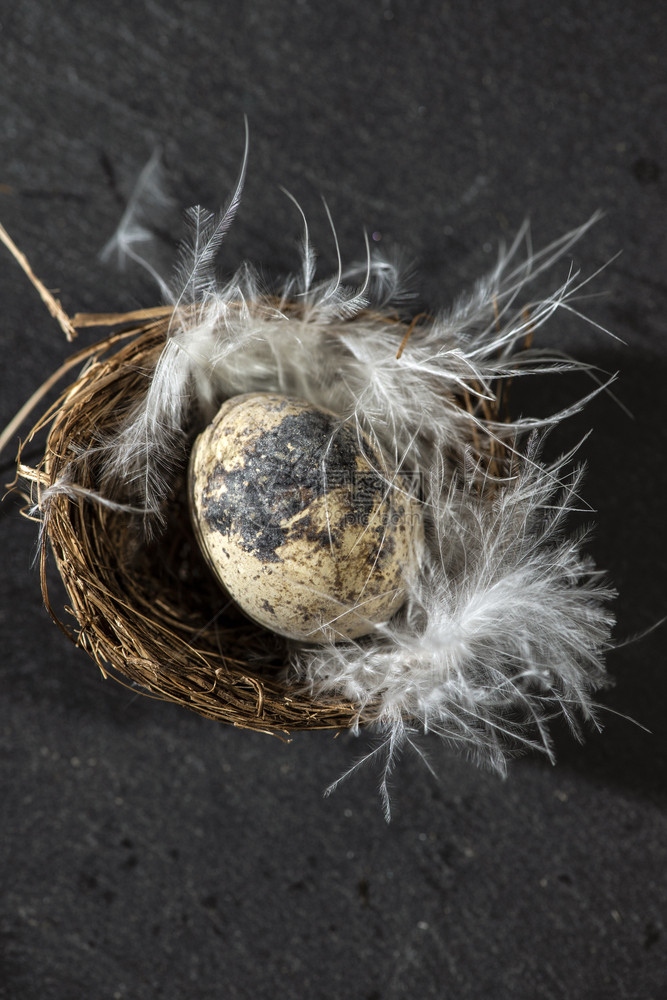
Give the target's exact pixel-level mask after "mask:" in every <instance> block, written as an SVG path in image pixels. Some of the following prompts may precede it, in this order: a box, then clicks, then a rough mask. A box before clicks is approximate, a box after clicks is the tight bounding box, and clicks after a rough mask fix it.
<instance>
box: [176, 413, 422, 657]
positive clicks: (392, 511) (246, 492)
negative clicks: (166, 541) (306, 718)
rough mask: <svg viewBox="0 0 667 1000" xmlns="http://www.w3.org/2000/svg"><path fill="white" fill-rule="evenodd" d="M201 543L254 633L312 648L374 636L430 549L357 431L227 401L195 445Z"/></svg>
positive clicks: (416, 518)
mask: <svg viewBox="0 0 667 1000" xmlns="http://www.w3.org/2000/svg"><path fill="white" fill-rule="evenodd" d="M189 500H190V509H191V515H192V520H193V523H194V527H195V533H196V535H197V538H198V540H199V543H200V545H201V548H202V550H203V552H204V555H205V557H206V558H207V561H208V563H209V565H210V567H211V569H212V570H213V572H214V574H215V576H216V577H217V578H218V580H219V582H220V583H221V584H222V586H223V587H224V589H225V590H226V591H227V592H228V593H229V594H230V595H231V597H233V598H234V600H235V601H236V602H237V604H238V605H239V606H240V607H241V608H243V610H244V611H245V612H246V614H248V615H249V616H250V617H251V618H253V619H254V620H255V621H257V622H259V624H261V625H263V626H265V627H267V628H269V629H272V630H273V631H274V632H277V633H279V634H280V635H284V636H287V637H288V638H291V639H297V640H305V641H308V642H324V641H332V640H333V641H335V640H338V639H343V640H344V639H351V638H356V637H358V636H361V635H364V634H367V633H369V632H371V631H373V630H374V628H375V627H376V626H377V625H378V624H380V623H382V622H384V621H386V620H387V619H389V618H390V617H391V616H392V615H393V614H394V613H395V612H396V611H397V610H398V609H399V608H400V606H401V605H402V604H403V602H404V600H405V596H406V591H407V588H408V587H409V585H410V582H411V579H412V578H413V577H414V576H415V574H416V573H417V570H418V567H419V563H420V559H421V554H422V547H423V523H422V518H421V511H420V505H419V503H418V500H417V499H416V498H415V497H414V496H413V495H412V494H411V492H410V491H409V489H408V484H407V482H406V481H404V480H403V479H402V478H401V477H400V476H399V475H397V474H396V473H395V472H393V471H392V470H391V469H390V468H389V466H388V463H387V460H386V458H385V456H384V454H382V453H381V451H380V449H379V448H377V447H374V446H373V445H372V444H371V442H370V441H369V440H368V438H366V437H365V436H363V435H360V434H359V432H358V430H357V429H356V427H353V426H350V425H349V424H346V423H344V422H342V421H341V420H340V419H339V418H338V417H336V416H335V415H334V414H332V413H329V412H327V411H325V410H322V409H319V408H318V407H315V406H313V405H312V404H310V403H308V402H305V401H303V400H299V399H293V398H289V397H286V396H282V395H277V394H272V393H247V394H244V395H241V396H234V397H232V398H231V399H228V400H227V401H226V402H225V403H224V404H223V406H222V407H221V409H220V410H219V412H218V414H217V416H216V417H215V419H214V420H213V421H212V423H211V424H209V426H208V427H207V428H206V429H205V430H204V431H203V433H202V434H200V435H199V437H198V438H197V440H196V441H195V444H194V447H193V450H192V455H191V459H190V473H189Z"/></svg>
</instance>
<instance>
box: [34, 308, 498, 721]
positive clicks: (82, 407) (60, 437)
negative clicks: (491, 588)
mask: <svg viewBox="0 0 667 1000" xmlns="http://www.w3.org/2000/svg"><path fill="white" fill-rule="evenodd" d="M136 316H140V317H142V320H143V321H142V322H139V323H137V322H133V320H134V319H135V317H136ZM143 317H146V318H145V319H144V318H143ZM170 320H171V310H170V309H163V308H157V309H154V310H145V311H142V312H141V313H139V314H137V313H128V314H126V315H114V316H110V317H105V316H96V315H91V316H86V315H83V316H77V317H75V318H74V320H73V321H72V324H73V325H74V326H79V327H83V326H94V325H99V326H103V325H105V326H106V325H110V326H113V327H114V328H115V329H114V332H112V333H110V334H109V335H108V336H107V337H105V338H104V339H103V340H101V341H100V342H99V343H97V344H95V345H93V346H92V347H88V348H86V349H84V350H83V351H80V352H78V353H77V354H75V355H74V356H73V357H72V358H71V359H70V360H69V361H68V362H67V364H66V368H68V369H69V368H71V367H73V366H75V365H77V364H79V365H81V366H82V370H81V373H80V375H79V376H78V378H77V379H76V380H75V381H74V382H73V383H72V384H71V385H70V386H68V388H66V389H65V390H64V391H63V392H62V393H61V395H60V396H59V398H58V399H57V400H56V401H55V402H54V403H53V404H52V406H51V407H50V408H49V409H48V410H47V412H46V413H44V415H43V416H42V417H41V418H40V420H39V421H38V422H37V424H36V425H35V426H34V427H33V429H32V431H31V432H30V434H29V435H28V437H27V439H26V441H25V442H24V444H23V446H22V448H21V451H20V452H19V455H18V459H17V465H18V474H19V477H20V479H21V480H23V481H24V482H25V483H28V484H30V489H29V492H28V493H27V494H25V497H26V500H27V501H28V506H27V508H26V513H28V516H33V517H34V516H35V513H34V512H36V511H38V510H41V508H42V497H43V496H44V494H45V492H46V490H48V489H49V488H50V487H52V486H53V485H54V484H56V483H58V482H59V481H61V479H62V477H63V476H64V475H66V472H67V468H68V466H69V465H70V463H71V461H72V459H75V458H77V457H78V456H81V455H89V456H91V457H90V459H87V460H86V461H85V462H83V463H79V464H78V466H77V483H76V492H69V493H66V492H61V493H59V494H56V495H55V496H53V497H51V498H50V499H49V503H48V513H46V514H40V515H39V518H38V519H39V521H40V522H41V524H42V531H41V537H40V580H41V589H42V595H43V599H44V603H45V606H46V608H47V610H48V611H49V613H50V615H51V617H52V618H53V620H54V622H55V623H56V624H57V625H58V626H59V628H60V629H61V630H62V631H63V632H64V633H65V635H66V636H68V638H70V639H71V640H72V642H74V644H75V645H76V646H78V647H80V648H82V649H84V650H85V651H86V652H87V653H88V654H89V655H90V656H91V657H92V658H93V660H94V661H95V662H96V663H97V665H98V667H99V668H100V670H101V672H102V674H103V676H104V677H105V678H106V677H111V678H113V679H115V680H117V681H120V682H121V683H124V684H129V685H130V686H131V687H132V688H133V689H138V690H141V691H142V693H145V694H147V695H149V696H152V697H155V698H158V699H161V700H165V701H171V702H176V703H177V704H179V705H182V706H184V707H186V708H189V709H191V710H192V711H195V712H197V713H198V714H200V715H203V716H205V717H206V718H210V719H215V720H218V721H221V722H225V723H229V724H232V725H235V726H239V727H243V728H246V729H254V730H259V731H263V732H268V733H275V734H277V733H290V732H295V731H298V730H307V729H341V728H349V727H352V726H354V725H357V724H358V723H359V721H360V720H359V713H358V708H357V706H355V704H353V703H352V702H351V701H348V700H345V699H341V698H320V699H318V700H316V701H315V700H313V699H312V697H311V696H309V695H308V694H307V693H304V692H303V691H300V690H299V689H298V687H295V686H294V685H293V684H292V683H290V680H289V678H288V676H287V675H286V671H285V661H286V644H285V642H284V640H282V639H281V638H280V637H279V636H276V635H274V634H272V633H270V632H268V631H267V630H266V629H263V628H261V627H260V626H258V625H256V624H255V623H254V622H252V621H250V620H249V619H248V618H247V617H246V616H245V615H244V614H243V613H242V612H241V611H240V610H239V609H238V608H237V607H236V605H235V604H234V603H233V602H232V601H230V600H227V599H226V597H225V595H224V594H223V593H221V590H220V587H219V585H218V583H217V582H216V581H215V580H214V578H213V576H212V574H211V572H210V570H209V568H208V566H207V564H206V562H205V560H204V558H203V557H202V554H201V552H200V549H199V547H198V544H197V542H196V540H195V535H194V532H193V528H192V524H191V519H190V517H189V513H188V504H187V496H186V470H185V468H183V469H181V470H180V474H178V475H177V476H176V480H175V483H174V488H173V490H172V493H171V496H170V497H169V499H168V501H167V503H166V505H165V517H166V526H165V528H164V530H163V531H162V532H161V533H160V535H159V537H158V538H156V539H154V540H152V541H147V540H146V538H145V536H144V534H143V532H142V529H141V518H140V516H139V515H137V514H135V513H132V512H131V511H128V510H126V509H120V507H121V505H106V504H104V503H99V504H98V503H91V502H90V499H89V496H90V495H95V494H96V492H97V490H98V488H99V482H98V478H99V475H98V469H97V468H96V464H95V461H94V456H95V453H96V448H95V445H96V442H99V441H100V440H101V439H102V438H105V437H108V436H112V435H113V434H115V433H116V432H117V429H118V426H119V422H120V421H122V419H123V416H124V415H125V414H126V413H127V412H128V410H129V409H131V406H132V403H133V400H135V399H136V398H137V396H138V395H139V394H141V393H145V391H146V375H147V373H150V372H152V371H153V370H154V369H155V366H156V364H157V361H158V358H159V356H160V354H161V352H162V350H163V348H164V345H165V340H166V337H167V334H168V330H169V325H170ZM386 321H387V322H388V323H394V322H397V321H396V320H392V319H387V320H386ZM410 332H411V325H409V324H406V325H404V334H403V337H404V339H405V340H406V341H407V338H408V337H409V335H410ZM53 381H54V379H53V378H51V379H49V382H48V384H49V385H51V384H52V382H53ZM502 396H503V389H502V388H501V386H500V384H499V386H498V393H497V395H496V398H495V400H490V399H489V398H488V396H485V397H484V399H483V400H476V401H473V399H472V397H471V396H470V394H469V393H465V394H464V395H463V397H462V398H461V400H460V405H461V406H462V407H465V408H467V409H468V410H469V412H470V413H471V414H474V412H475V410H479V411H480V413H481V415H482V417H483V418H484V419H486V420H490V419H493V420H496V419H497V418H498V414H499V411H500V409H501V406H502V402H501V398H502ZM482 411H483V412H482ZM471 426H473V425H471ZM44 432H46V434H47V437H46V445H45V449H44V455H43V457H42V459H41V461H40V462H39V463H38V464H37V465H31V464H27V463H25V462H24V461H23V459H22V452H23V451H25V448H26V446H27V445H28V444H29V443H30V442H32V441H33V440H34V439H35V438H36V437H37V436H38V435H40V434H43V433H44ZM473 433H474V436H475V438H476V442H475V444H476V449H477V450H479V448H480V435H479V432H478V431H477V430H475V431H474V432H473ZM485 449H486V471H487V472H488V470H489V469H492V470H494V471H496V472H497V470H498V469H499V468H500V465H501V464H502V461H503V456H502V454H501V451H502V449H501V447H500V445H499V443H498V440H497V437H496V436H488V437H487V438H486V440H485ZM494 478H495V476H494V477H492V479H491V480H488V482H487V488H490V487H488V483H489V482H492V481H493V479H494ZM480 482H481V480H480ZM31 512H33V513H32V514H31ZM49 551H50V552H51V553H52V555H53V558H54V560H55V564H56V567H57V569H58V572H59V575H60V578H61V580H62V583H63V585H64V588H65V591H66V594H67V599H68V601H69V604H68V606H67V608H66V612H67V618H64V617H63V615H62V613H61V612H59V611H57V610H56V609H55V607H54V602H53V601H52V599H51V596H50V593H49V573H48V572H47V556H48V552H49ZM368 715H369V721H371V720H372V716H373V713H372V710H369V711H368ZM361 721H363V720H361Z"/></svg>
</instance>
